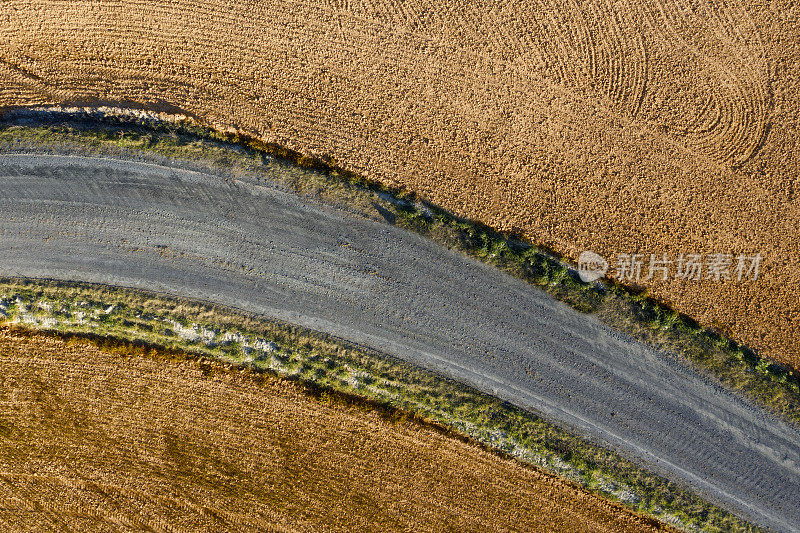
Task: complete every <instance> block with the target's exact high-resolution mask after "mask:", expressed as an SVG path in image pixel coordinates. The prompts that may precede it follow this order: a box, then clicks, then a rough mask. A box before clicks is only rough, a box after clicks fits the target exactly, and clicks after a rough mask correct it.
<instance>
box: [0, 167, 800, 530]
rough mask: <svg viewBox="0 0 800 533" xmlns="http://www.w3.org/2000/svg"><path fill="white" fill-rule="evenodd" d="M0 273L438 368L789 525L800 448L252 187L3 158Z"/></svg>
mask: <svg viewBox="0 0 800 533" xmlns="http://www.w3.org/2000/svg"><path fill="white" fill-rule="evenodd" d="M0 213H2V216H0V275H24V276H33V277H49V278H57V279H72V280H86V281H94V282H103V283H109V284H116V285H123V286H131V287H141V288H147V289H152V290H156V291H160V292H164V293H169V294H175V295H182V296H187V297H192V298H198V299H202V300H209V301H213V302H218V303H221V304H227V305H232V306H235V307H238V308H241V309H244V310H247V311H251V312H254V313H260V314H264V315H268V316H271V317H276V318H279V319H282V320H286V321H289V322H292V323H297V324H300V325H303V326H306V327H310V328H313V329H316V330H320V331H324V332H328V333H331V334H334V335H336V336H339V337H343V338H346V339H349V340H352V341H356V342H359V343H363V344H366V345H369V346H372V347H374V348H376V349H378V350H381V351H383V352H386V353H389V354H392V355H395V356H398V357H400V358H403V359H406V360H408V361H411V362H413V363H417V364H420V365H423V366H425V367H428V368H432V369H436V370H439V371H441V372H443V373H445V374H448V375H450V376H453V377H456V378H458V379H460V380H463V381H466V382H469V383H471V384H473V385H475V386H476V387H478V388H480V389H483V390H485V391H489V392H492V393H495V394H496V395H498V396H499V397H502V398H504V399H507V400H509V401H511V402H513V403H515V404H517V405H520V406H522V407H526V408H532V409H535V410H537V411H540V412H542V413H544V414H545V415H546V416H547V417H548V418H550V419H551V420H554V421H556V422H559V423H561V424H563V425H566V426H568V427H571V428H573V429H574V430H576V431H578V432H580V433H582V434H584V435H586V436H591V437H593V438H595V439H598V440H600V441H601V442H604V443H607V444H608V445H611V446H613V447H614V448H616V449H618V450H622V451H623V452H625V453H627V454H628V455H632V456H635V457H637V458H639V459H640V460H641V461H643V462H645V463H647V464H649V465H651V466H652V468H653V469H655V470H656V471H659V472H661V473H664V474H666V475H668V476H669V477H671V478H673V479H676V480H679V481H681V482H682V483H685V484H688V485H690V486H691V487H693V488H694V489H695V490H696V491H698V492H700V493H701V494H704V495H706V496H707V497H709V498H710V499H712V500H714V501H717V502H719V503H720V504H722V505H723V506H725V507H727V508H729V509H732V510H735V511H737V512H739V513H740V514H742V515H744V516H746V517H748V518H750V519H752V520H754V521H756V522H758V523H761V524H764V525H768V526H772V527H774V528H777V529H781V530H791V529H792V528H795V527H797V524H800V507H798V506H797V505H796V503H797V502H798V501H800V435H799V434H798V433H797V432H796V431H794V430H792V429H791V428H789V427H787V426H786V425H785V424H783V423H780V422H778V421H776V420H774V419H773V418H772V417H770V416H767V415H765V414H764V413H762V412H761V411H759V410H757V409H754V408H753V407H751V406H749V405H748V404H746V403H745V402H743V401H741V400H739V399H737V398H735V397H734V396H732V395H731V394H729V393H727V392H724V391H722V390H720V389H718V388H715V387H714V386H713V385H711V384H710V383H709V382H708V381H707V380H705V379H703V378H702V377H700V376H698V375H696V374H695V373H693V372H691V371H688V370H686V369H683V368H681V367H679V366H678V365H677V364H675V363H674V362H671V361H669V360H667V359H666V358H664V357H663V356H660V355H659V354H657V353H655V352H653V351H651V350H649V349H647V348H645V347H643V346H641V345H639V344H635V343H632V342H630V341H628V340H627V339H625V338H622V337H620V336H619V335H617V334H615V333H613V332H611V331H610V330H608V329H607V328H606V327H604V326H602V325H600V324H599V323H597V322H596V321H595V320H594V319H592V318H591V317H588V316H585V315H581V314H579V313H577V312H575V311H573V310H572V309H570V308H568V307H566V306H565V305H563V304H561V303H559V302H556V301H555V300H553V299H551V298H550V297H548V296H547V295H546V294H544V293H543V292H541V291H539V290H538V289H536V288H534V287H531V286H528V285H526V284H524V283H522V282H520V281H518V280H515V279H513V278H510V277H508V276H506V275H504V274H502V273H500V272H498V271H496V270H494V269H491V268H489V267H487V266H485V265H483V264H479V263H477V262H475V261H472V260H469V259H467V258H465V257H462V256H460V255H457V254H455V253H451V252H449V251H448V250H445V249H443V248H441V247H438V246H436V245H434V244H432V243H430V242H428V241H426V240H424V239H422V238H420V237H419V236H417V235H414V234H410V233H406V232H403V231H401V230H398V229H396V228H393V227H389V226H387V225H383V224H380V223H376V222H372V221H366V220H362V219H357V218H354V217H352V216H349V215H346V214H343V213H340V212H337V211H334V210H332V209H328V208H324V207H321V206H317V205H309V204H304V203H302V202H301V201H300V200H299V199H298V198H296V197H294V196H290V195H287V194H284V193H282V192H279V191H276V190H275V189H274V188H272V187H268V186H265V185H264V184H258V183H255V182H253V183H249V182H247V181H231V180H228V181H225V180H223V179H221V178H218V177H215V176H208V175H203V174H198V173H192V172H187V171H183V170H179V169H170V168H164V167H156V166H151V165H144V164H139V163H131V162H124V161H113V160H106V159H89V158H70V157H59V156H24V155H17V156H10V155H8V156H2V157H0Z"/></svg>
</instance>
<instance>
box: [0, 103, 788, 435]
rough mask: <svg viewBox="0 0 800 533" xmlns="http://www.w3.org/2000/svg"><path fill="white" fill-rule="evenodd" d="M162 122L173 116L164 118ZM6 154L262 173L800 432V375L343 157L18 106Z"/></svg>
mask: <svg viewBox="0 0 800 533" xmlns="http://www.w3.org/2000/svg"><path fill="white" fill-rule="evenodd" d="M165 118H166V119H167V120H165ZM0 152H37V153H41V152H52V153H59V154H63V153H67V154H82V155H103V156H115V157H125V158H128V159H138V160H143V161H148V162H153V163H159V164H166V165H176V166H180V167H184V168H189V169H192V170H199V171H207V172H208V171H210V172H214V173H216V174H219V175H221V176H225V177H233V178H236V177H241V176H249V177H253V176H255V177H257V178H258V179H263V180H264V181H265V182H267V183H272V184H274V185H275V186H277V187H280V188H282V189H285V190H289V191H291V192H294V193H297V194H301V195H306V196H309V197H311V198H315V199H318V200H320V201H322V202H325V203H329V204H334V205H337V206H338V207H340V208H343V209H347V210H350V211H354V212H357V213H360V214H362V215H363V216H366V217H369V218H373V219H378V220H384V221H386V222H387V223H389V224H393V225H395V226H398V227H402V228H405V229H408V230H411V231H414V232H417V233H419V234H421V235H423V236H425V237H427V238H429V239H431V240H433V241H435V242H437V243H439V244H441V245H444V246H447V247H449V248H451V249H454V250H458V251H460V252H462V253H465V254H467V255H469V256H472V257H474V258H476V259H478V260H480V261H483V262H486V263H488V264H491V265H493V266H495V267H497V268H499V269H501V270H503V271H505V272H507V273H509V274H511V275H513V276H516V277H517V278H519V279H522V280H524V281H526V282H528V283H530V284H533V285H536V286H538V287H540V288H541V289H542V290H544V291H547V292H548V293H549V294H551V295H552V296H554V297H555V298H557V299H559V300H561V301H563V302H566V303H567V304H569V305H571V306H572V307H574V308H575V309H577V310H579V311H581V312H585V313H593V314H594V315H596V316H597V317H598V318H599V319H600V321H601V322H603V323H605V324H606V325H609V326H611V327H612V328H614V329H617V330H619V331H622V332H624V333H626V334H628V335H630V336H632V337H633V338H635V339H637V340H639V341H642V342H645V343H646V344H648V345H650V346H653V347H655V348H657V349H659V350H661V351H663V352H664V353H665V354H667V355H669V356H672V357H675V358H677V359H678V360H680V361H681V362H683V363H689V364H690V366H692V367H694V368H695V369H696V370H698V371H699V372H700V373H702V374H704V375H705V376H707V377H709V378H711V379H713V380H714V381H716V382H717V383H719V384H721V385H722V386H724V387H727V388H729V389H731V390H734V391H738V392H740V393H743V394H744V395H745V396H747V397H749V398H750V399H751V400H753V401H754V402H755V403H756V404H757V405H760V406H762V407H764V408H765V409H767V410H768V411H771V412H772V413H774V414H776V415H778V416H780V417H782V418H783V419H784V420H787V421H788V422H789V423H791V424H793V425H795V427H798V428H800V374H799V373H798V372H797V371H796V370H793V369H790V368H786V367H784V366H782V365H779V364H777V363H775V362H772V361H770V360H769V359H766V358H763V357H761V356H760V355H759V354H758V353H756V352H755V351H753V350H751V349H749V348H747V347H746V346H743V345H741V344H738V343H736V342H735V341H732V340H730V339H729V338H726V337H725V336H724V335H722V334H720V333H719V332H717V331H714V330H712V329H709V328H705V327H702V326H701V325H699V324H698V323H697V322H696V321H694V320H693V319H692V318H690V317H688V316H685V315H683V314H679V313H677V312H675V311H674V310H672V309H670V308H669V307H668V306H665V305H663V304H661V303H660V302H658V301H656V300H654V299H652V298H650V297H649V296H648V294H647V293H646V292H640V291H636V290H632V289H630V288H628V287H625V286H622V285H619V284H616V283H613V282H611V281H605V282H601V283H594V284H587V283H584V282H582V281H581V280H580V279H579V277H578V276H577V273H576V271H575V269H574V268H573V267H572V265H570V264H568V263H566V262H565V261H563V260H562V259H561V258H559V257H557V256H556V255H555V254H554V253H552V252H551V251H549V250H543V249H540V248H536V247H534V246H531V245H530V244H528V243H525V242H524V241H522V240H521V239H518V238H516V237H515V236H513V235H503V234H499V233H497V232H494V231H492V230H491V229H490V228H488V227H487V226H484V225H482V224H479V223H475V222H472V221H468V220H464V219H460V218H458V217H455V216H453V215H452V214H450V213H448V212H446V211H444V210H442V209H439V208H437V207H435V206H432V205H429V204H426V203H424V202H421V201H418V200H417V199H416V198H415V197H414V195H413V194H410V193H408V192H406V191H403V190H399V189H389V188H387V187H385V186H382V185H380V184H375V183H371V182H368V181H367V180H365V179H363V178H361V177H359V176H358V175H356V174H354V173H352V172H348V171H346V170H344V169H341V168H339V167H338V166H337V165H336V162H335V161H332V160H323V159H316V158H312V157H307V156H304V155H302V154H299V153H297V152H294V151H292V150H288V149H286V148H283V147H280V146H277V145H271V144H265V143H263V142H261V141H258V140H256V139H253V138H247V137H242V136H239V135H231V134H222V133H219V132H217V131H215V130H213V129H210V128H207V127H204V126H201V125H199V124H198V123H197V122H195V121H192V120H190V119H188V118H185V119H182V120H173V121H171V122H170V121H169V117H163V116H158V115H153V114H148V113H146V112H135V111H130V110H128V111H126V110H114V109H103V110H102V111H97V110H94V111H91V110H80V109H73V110H61V111H54V110H52V109H51V110H38V111H37V110H26V109H21V110H10V111H8V112H6V113H5V114H4V115H3V117H2V119H0Z"/></svg>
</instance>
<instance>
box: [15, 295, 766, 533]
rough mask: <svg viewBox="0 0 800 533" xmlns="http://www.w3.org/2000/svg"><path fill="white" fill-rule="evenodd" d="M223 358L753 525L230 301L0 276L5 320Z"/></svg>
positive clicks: (645, 502)
mask: <svg viewBox="0 0 800 533" xmlns="http://www.w3.org/2000/svg"><path fill="white" fill-rule="evenodd" d="M3 323H5V324H11V325H15V326H17V327H24V328H27V329H31V330H39V331H50V332H56V333H58V334H61V335H64V336H70V335H84V336H87V337H89V338H103V339H116V340H119V341H122V342H129V343H133V344H135V345H139V346H145V347H151V348H160V349H166V350H172V351H182V352H188V353H190V354H194V355H198V356H203V357H208V358H210V359H211V358H213V359H217V360H220V361H223V362H226V363H229V364H234V365H243V366H247V367H250V368H252V369H253V370H255V371H263V372H272V373H274V374H277V375H279V376H282V377H285V378H289V379H294V380H298V381H301V382H303V383H307V384H311V386H313V387H314V388H315V389H316V390H318V391H322V392H323V393H325V392H326V391H329V392H331V393H336V394H346V395H349V396H355V397H359V398H363V399H365V400H366V401H368V402H373V403H375V404H377V405H386V406H389V407H390V408H393V409H397V410H398V412H400V413H406V414H408V415H409V416H413V417H417V418H420V419H422V420H424V421H427V422H430V423H433V424H436V425H438V426H440V427H443V428H444V429H446V430H449V431H452V432H455V433H457V434H459V435H463V436H466V437H469V438H471V439H473V440H474V441H477V442H478V443H481V444H483V445H485V446H487V447H489V448H491V449H493V450H496V451H499V452H502V453H504V454H507V455H509V456H511V457H514V458H516V459H518V460H520V461H523V462H527V463H530V464H534V465H536V466H539V467H541V468H543V469H545V470H548V471H550V472H553V473H556V474H558V475H560V476H563V477H565V478H567V479H570V480H572V481H573V482H576V483H578V484H579V485H581V486H583V487H585V488H587V489H589V490H591V491H593V492H596V493H598V494H601V495H603V496H606V497H610V498H612V499H615V500H617V501H620V502H622V503H623V504H624V505H626V506H627V507H629V508H632V509H635V510H638V511H641V512H644V513H646V514H648V515H651V516H653V517H655V518H657V519H659V520H662V521H664V522H668V523H670V524H673V525H675V526H677V527H679V528H682V529H687V530H688V529H694V528H699V529H703V530H707V531H756V528H754V527H753V526H751V525H749V524H747V523H745V522H744V521H742V520H740V519H739V518H737V517H736V516H734V515H732V514H730V513H728V512H726V511H724V510H722V509H720V508H718V507H716V506H714V505H711V504H709V503H707V502H705V501H703V500H702V499H700V498H699V497H697V496H695V495H693V494H691V493H690V492H688V491H687V490H685V489H683V488H682V487H680V486H678V485H676V484H675V483H672V482H670V481H667V480H666V479H664V478H662V477H659V476H656V475H654V474H651V473H649V472H647V471H645V470H644V469H642V468H640V467H638V466H636V465H635V464H633V463H632V462H630V461H628V460H626V459H624V458H622V457H620V456H619V455H617V454H615V453H613V452H611V451H609V450H606V449H604V448H602V447H600V446H597V445H595V444H592V443H589V442H586V441H584V440H582V439H580V438H578V437H576V436H574V435H571V434H569V433H568V432H566V431H564V430H562V429H560V428H558V427H556V426H554V425H552V424H550V423H548V422H547V421H545V420H543V419H541V418H539V417H537V416H535V415H533V414H531V413H529V412H527V411H524V410H522V409H519V408H516V407H514V406H512V405H511V404H508V403H506V402H502V401H500V400H498V399H497V398H494V397H492V396H489V395H486V394H483V393H480V392H478V391H476V390H474V389H471V388H469V387H467V386H465V385H462V384H460V383H458V382H455V381H452V380H449V379H446V378H443V377H442V376H439V375H437V374H435V373H432V372H429V371H426V370H423V369H420V368H417V367H414V366H412V365H409V364H407V363H404V362H402V361H399V360H395V359H392V358H389V357H386V356H383V355H380V354H377V353H374V352H371V351H369V350H366V349H363V348H361V347H358V346H354V345H351V344H348V343H346V342H344V341H340V340H337V339H334V338H331V337H328V336H325V335H322V334H319V333H314V332H311V331H308V330H305V329H303V328H299V327H296V326H291V325H286V324H282V323H278V322H272V321H268V320H266V319H263V318H258V317H253V316H250V315H247V314H244V313H241V312H238V311H235V310H232V309H228V308H224V307H220V306H212V305H208V304H202V303H195V302H190V301H185V300H178V299H172V298H168V297H164V296H157V295H154V294H151V293H147V292H142V291H135V290H129V289H119V288H111V287H105V286H99V285H90V284H81V283H65V282H53V281H33V280H15V279H5V280H0V324H3Z"/></svg>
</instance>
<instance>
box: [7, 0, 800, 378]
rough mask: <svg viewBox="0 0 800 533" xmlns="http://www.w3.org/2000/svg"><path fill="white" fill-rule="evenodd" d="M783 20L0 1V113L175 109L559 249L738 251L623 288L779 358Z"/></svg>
mask: <svg viewBox="0 0 800 533" xmlns="http://www.w3.org/2000/svg"><path fill="white" fill-rule="evenodd" d="M799 11H800V7H798V5H797V4H796V3H792V2H791V1H789V0H778V1H776V2H759V1H751V0H731V1H728V2H724V3H719V2H711V1H709V0H698V1H694V2H687V1H684V0H647V1H644V2H634V1H622V2H616V3H614V4H613V5H612V4H611V3H609V2H603V1H597V0H595V1H590V2H584V3H573V2H561V1H556V0H552V1H551V0H543V1H541V2H534V3H523V2H514V1H510V0H498V1H494V2H490V1H470V2H446V3H444V4H442V3H441V2H426V1H424V0H417V1H414V2H388V1H382V0H379V1H366V0H365V1H362V2H355V1H347V2H339V1H305V2H291V1H286V2H268V3H264V2H255V1H251V0H248V1H243V2H236V3H229V2H213V1H201V2H185V1H169V2H167V1H163V0H159V1H149V2H142V1H110V0H103V1H99V2H98V1H88V0H81V1H53V0H49V1H44V0H24V1H23V0H14V1H10V2H4V3H3V6H2V7H0V36H1V38H0V106H2V105H32V104H51V103H76V102H77V103H90V104H98V103H103V102H109V103H114V104H120V103H121V104H123V105H125V104H130V105H141V106H145V107H148V108H152V109H158V110H163V111H171V112H183V113H186V114H188V115H191V116H195V117H199V118H201V119H203V120H206V121H208V122H209V123H211V124H213V125H215V126H216V127H218V128H220V129H223V130H236V131H240V132H242V133H246V134H249V135H253V136H256V137H258V138H260V139H263V140H265V141H268V142H276V143H279V144H282V145H285V146H287V147H289V148H292V149H295V150H297V151H300V152H303V153H307V154H310V155H313V156H317V157H323V158H326V159H328V160H332V161H335V162H336V163H337V164H339V165H341V166H343V167H345V168H348V169H350V170H353V171H356V172H359V173H361V174H363V175H365V176H367V177H369V178H372V179H376V180H380V181H382V182H384V183H388V184H392V185H400V186H404V187H406V188H408V189H410V190H412V191H415V192H417V193H418V194H419V195H420V196H422V197H423V198H426V199H428V200H430V201H432V202H434V203H437V204H439V205H441V206H443V207H445V208H447V209H449V210H451V211H453V212H455V213H457V214H459V215H463V216H467V217H470V218H474V219H477V220H481V221H483V222H486V223H487V224H489V225H491V226H493V227H495V228H497V229H500V230H505V231H513V232H518V233H520V234H522V235H524V236H526V237H528V238H529V239H530V240H532V241H533V242H534V243H537V244H542V245H546V246H548V247H551V248H553V249H554V250H556V251H558V252H560V253H563V254H565V255H566V256H568V257H570V258H572V259H576V258H577V256H578V254H579V253H580V252H581V251H582V250H584V249H591V250H594V251H596V252H599V253H601V254H602V255H603V256H605V257H606V258H607V259H609V260H611V261H612V262H613V259H614V258H615V257H616V255H617V254H619V253H632V252H637V253H641V254H643V255H644V256H645V261H646V260H647V258H649V254H651V253H652V254H657V255H658V256H659V257H661V254H663V253H666V254H668V256H669V257H670V258H672V259H673V260H674V259H676V258H677V256H678V255H679V254H680V253H684V254H690V253H694V252H698V253H703V254H713V253H729V254H733V255H734V258H735V256H736V255H737V254H739V253H745V254H748V255H754V254H756V253H760V254H761V255H762V256H763V262H762V265H761V272H760V278H759V279H758V280H757V281H755V282H752V281H751V282H747V281H743V282H737V281H736V279H735V277H736V276H735V274H733V273H732V274H733V277H734V279H733V280H730V281H724V282H717V281H713V280H700V281H687V280H679V279H674V278H673V277H672V276H671V277H670V279H668V280H667V281H662V280H661V279H660V275H658V276H656V277H655V278H654V279H652V280H649V281H646V282H645V281H642V285H643V286H646V287H648V288H649V289H650V290H651V292H652V294H653V295H654V296H656V297H657V298H659V299H661V300H663V301H665V302H667V303H671V304H673V305H674V306H675V307H676V308H677V309H679V310H681V311H683V312H686V313H688V314H690V315H692V316H693V317H695V318H698V319H700V320H701V321H702V322H703V323H705V324H708V325H714V326H717V327H719V328H720V329H722V330H723V331H726V332H728V333H730V334H732V335H733V336H734V337H736V338H737V339H739V340H742V341H744V342H746V343H747V344H749V345H751V346H753V347H754V348H757V349H760V350H762V351H763V352H764V353H765V354H768V355H770V356H772V357H774V358H776V359H778V360H780V361H783V362H785V363H791V364H794V365H795V366H797V365H798V364H800V351H799V350H800V348H798V347H800V327H798V324H800V283H798V277H799V276H800V274H798V271H797V268H796V267H797V259H796V251H797V249H798V245H799V244H800V242H798V230H797V225H798V220H800V195H798V191H799V190H800V185H799V184H798V175H800V172H799V171H800V165H798V150H797V144H796V143H797V141H796V139H797V137H798V131H797V129H798V126H797V124H798V121H797V111H798V109H800V107H799V105H800V101H798V98H799V97H798V95H800V91H798V81H799V80H800V63H798V62H797V56H798V50H800V23H799V22H798V21H799V20H800V18H799V17H800V13H798V12H799ZM734 261H735V259H734ZM674 268H675V265H673V273H674ZM645 269H646V265H645ZM612 273H613V271H612ZM643 277H645V276H643Z"/></svg>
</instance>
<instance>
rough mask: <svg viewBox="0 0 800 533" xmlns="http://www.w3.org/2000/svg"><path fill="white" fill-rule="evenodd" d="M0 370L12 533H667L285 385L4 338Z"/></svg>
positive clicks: (2, 484)
mask: <svg viewBox="0 0 800 533" xmlns="http://www.w3.org/2000/svg"><path fill="white" fill-rule="evenodd" d="M0 354H2V356H0V384H2V387H0V391H1V392H0V398H2V401H0V440H2V443H3V445H2V446H0V524H2V525H3V526H2V527H3V528H4V529H7V530H15V531H22V530H44V529H59V530H62V531H69V530H74V531H87V530H92V531H96V530H114V531H120V530H142V529H144V530H155V531H160V530H177V531H197V530H219V531H223V530H228V531H229V530H231V529H235V530H237V531H251V530H253V531H255V530H265V529H268V530H276V531H320V530H325V531H334V530H343V531H353V530H360V531H367V530H370V531H386V530H387V529H392V530H415V531H429V530H436V531H441V530H444V529H456V530H462V531H466V530H470V531H477V530H487V531H488V530H491V531H508V530H525V531H544V530H553V529H556V530H572V531H649V530H658V529H662V530H663V529H664V528H663V527H661V526H657V525H654V522H653V521H652V520H648V519H645V518H642V517H641V516H638V515H636V514H635V513H633V512H631V511H629V510H627V509H624V508H623V507H621V506H620V505H618V504H614V503H611V502H609V501H606V500H603V499H601V498H599V497H597V496H595V495H593V494H590V493H587V492H585V491H582V490H580V489H578V488H576V487H575V486H573V485H570V484H569V483H566V482H564V481H561V480H559V479H557V478H555V477H553V476H550V475H546V474H543V473H541V472H539V471H536V470H534V469H532V468H528V467H523V466H522V465H520V464H519V463H516V462H514V461H511V460H506V459H502V458H500V457H498V456H496V455H493V454H490V453H488V452H486V451H484V450H482V449H481V448H478V447H477V446H475V445H472V444H469V443H466V442H463V441H461V440H458V439H454V438H451V437H448V436H446V435H444V434H442V433H441V432H439V431H438V430H436V429H434V428H432V427H430V426H425V425H422V424H420V423H418V422H413V421H406V420H403V419H397V418H393V417H389V416H387V415H385V414H381V413H380V412H378V411H371V410H368V409H365V408H364V407H361V406H358V405H354V404H348V403H346V402H344V403H342V401H331V400H330V399H326V398H325V397H324V396H323V397H322V399H316V398H314V397H312V396H309V395H308V394H307V393H305V392H304V391H303V389H302V388H301V386H299V385H296V384H293V383H291V382H288V381H285V380H280V379H278V378H271V377H267V376H265V375H255V374H252V373H250V372H242V371H239V370H235V369H226V368H224V367H223V366H222V365H220V364H217V363H211V362H208V361H198V360H190V359H185V358H182V357H176V356H171V357H167V358H165V356H163V355H161V354H156V353H152V352H150V353H142V352H141V350H140V349H139V350H135V351H134V350H133V349H131V348H124V347H118V348H116V349H113V350H110V351H109V350H101V349H99V348H97V347H96V346H94V345H92V344H90V343H88V342H87V341H79V340H72V341H69V342H67V341H63V340H60V339H58V338H55V337H43V336H36V335H31V334H29V333H24V332H21V331H18V330H10V329H8V328H0Z"/></svg>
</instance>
